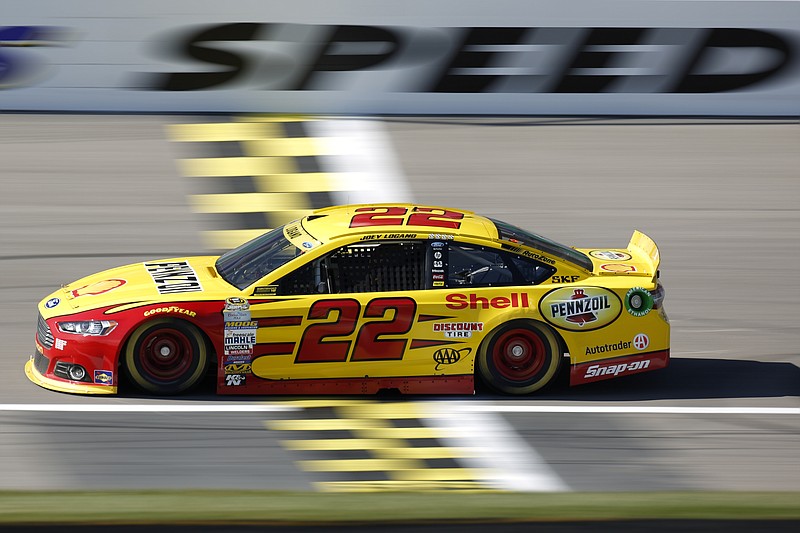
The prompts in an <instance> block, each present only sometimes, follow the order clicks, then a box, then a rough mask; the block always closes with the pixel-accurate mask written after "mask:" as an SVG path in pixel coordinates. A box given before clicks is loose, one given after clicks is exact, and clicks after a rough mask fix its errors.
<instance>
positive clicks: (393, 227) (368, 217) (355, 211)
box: [300, 203, 498, 242]
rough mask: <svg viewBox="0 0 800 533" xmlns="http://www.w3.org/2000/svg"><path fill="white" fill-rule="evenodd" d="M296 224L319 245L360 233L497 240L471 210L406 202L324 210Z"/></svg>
mask: <svg viewBox="0 0 800 533" xmlns="http://www.w3.org/2000/svg"><path fill="white" fill-rule="evenodd" d="M414 215H417V216H414ZM429 217H430V218H429ZM300 223H301V225H302V227H303V229H304V230H305V231H306V232H307V233H308V234H309V235H311V236H312V237H314V238H315V239H317V240H318V241H320V242H330V241H332V240H335V239H338V238H341V237H347V236H352V235H364V234H381V235H384V236H385V235H389V234H409V233H416V234H428V235H431V234H434V235H436V234H438V235H441V234H444V235H452V236H453V237H461V236H469V237H477V238H481V239H489V240H496V239H497V238H498V232H497V228H496V226H495V225H494V223H493V222H492V221H491V220H489V219H488V218H486V217H483V216H480V215H476V214H475V213H473V212H472V211H466V210H463V209H454V208H451V207H440V206H428V205H419V204H407V203H403V204H398V203H393V204H353V205H344V206H337V207H326V208H324V209H319V210H317V211H314V212H313V213H311V214H310V215H308V216H306V217H304V218H302V219H301V221H300Z"/></svg>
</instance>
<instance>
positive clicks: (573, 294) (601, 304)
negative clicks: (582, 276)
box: [539, 287, 622, 331]
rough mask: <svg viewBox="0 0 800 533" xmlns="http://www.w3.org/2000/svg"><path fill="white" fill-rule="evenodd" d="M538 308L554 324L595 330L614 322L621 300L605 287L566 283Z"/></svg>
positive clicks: (549, 294)
mask: <svg viewBox="0 0 800 533" xmlns="http://www.w3.org/2000/svg"><path fill="white" fill-rule="evenodd" d="M539 312H540V313H541V314H542V317H543V318H544V319H545V320H547V322H549V323H550V324H552V325H553V326H555V327H557V328H560V329H566V330H569V331H593V330H595V329H600V328H602V327H605V326H607V325H609V324H610V323H612V322H614V321H615V320H616V319H617V317H618V316H619V315H620V313H621V312H622V300H620V298H619V296H617V295H616V294H615V293H614V292H612V291H610V290H608V289H604V288H602V287H563V288H561V289H555V290H552V291H550V292H548V293H547V294H545V296H544V298H542V300H541V301H540V302H539Z"/></svg>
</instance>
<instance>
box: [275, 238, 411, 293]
mask: <svg viewBox="0 0 800 533" xmlns="http://www.w3.org/2000/svg"><path fill="white" fill-rule="evenodd" d="M424 264H425V247H424V245H423V244H422V243H421V242H418V241H397V242H395V241H390V242H379V243H364V244H361V243H359V244H351V245H349V246H344V247H342V248H339V249H338V250H336V251H334V252H332V253H330V254H328V255H326V256H325V257H322V258H319V259H316V260H314V261H312V262H311V263H309V264H307V265H304V266H303V267H300V268H299V269H298V270H296V271H295V272H293V273H291V274H289V275H288V276H285V277H284V278H283V279H281V280H280V281H279V289H278V290H279V294H285V295H289V294H320V293H325V294H327V293H331V294H342V293H351V292H384V291H387V292H392V291H413V290H419V289H422V288H423V286H424V277H423V272H424Z"/></svg>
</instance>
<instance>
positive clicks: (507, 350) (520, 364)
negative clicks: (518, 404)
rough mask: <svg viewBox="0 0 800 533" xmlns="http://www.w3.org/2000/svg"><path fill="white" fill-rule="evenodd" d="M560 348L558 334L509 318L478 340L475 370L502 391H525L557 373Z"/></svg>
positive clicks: (519, 392)
mask: <svg viewBox="0 0 800 533" xmlns="http://www.w3.org/2000/svg"><path fill="white" fill-rule="evenodd" d="M560 364H561V350H560V348H559V342H558V337H557V336H556V334H555V333H553V331H552V330H551V329H550V328H548V327H547V326H545V325H543V324H539V323H537V322H533V321H529V320H513V321H511V322H508V323H506V324H504V325H502V326H500V327H498V328H497V329H495V330H494V331H492V332H491V333H490V334H489V336H488V337H487V338H486V339H485V340H484V341H483V343H482V344H481V347H480V350H479V353H478V371H479V372H480V375H481V378H483V380H484V381H485V382H486V383H487V384H488V385H489V386H490V387H492V388H493V389H495V390H496V391H499V392H504V393H506V394H529V393H531V392H534V391H537V390H539V389H541V388H542V387H544V386H545V385H547V384H548V383H550V381H551V380H552V379H553V378H554V377H555V376H556V375H557V374H558V367H559V365H560Z"/></svg>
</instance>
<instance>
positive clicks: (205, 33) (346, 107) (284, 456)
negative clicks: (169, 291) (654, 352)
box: [0, 0, 800, 510]
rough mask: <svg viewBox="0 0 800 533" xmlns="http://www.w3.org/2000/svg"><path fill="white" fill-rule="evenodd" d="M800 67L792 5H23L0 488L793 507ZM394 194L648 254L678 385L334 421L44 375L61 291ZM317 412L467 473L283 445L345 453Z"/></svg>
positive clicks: (338, 0)
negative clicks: (638, 498) (649, 250)
mask: <svg viewBox="0 0 800 533" xmlns="http://www.w3.org/2000/svg"><path fill="white" fill-rule="evenodd" d="M798 54H800V4H799V3H798V2H771V1H730V2H728V1H718V2H684V1H672V0H664V1H661V0H653V1H644V2H642V1H626V0H615V1H611V0H602V1H591V2H590V1H578V0H576V1H572V2H556V1H542V0H536V1H523V0H499V1H494V2H491V3H487V2H479V1H463V0H462V1H451V0H436V1H426V2H423V1H417V0H408V1H406V2H403V3H397V2H389V1H384V0H374V1H357V0H334V1H330V2H324V3H322V2H318V1H308V0H296V1H294V2H291V3H287V2H278V1H271V0H262V1H259V2H253V1H248V0H230V1H229V2H226V3H225V4H218V3H215V2H198V1H192V2H190V1H181V0H175V1H172V2H155V1H148V0H145V1H141V2H137V3H134V4H130V3H126V4H120V3H108V4H102V5H97V3H96V2H94V1H86V0H73V1H71V2H69V3H68V4H65V3H63V2H58V1H55V0H29V1H26V2H22V1H16V0H11V1H10V2H8V5H7V6H4V9H3V17H2V20H0V112H2V114H0V162H1V163H2V164H1V165H0V185H1V186H2V192H1V193H0V228H2V230H1V231H0V265H2V267H3V272H4V276H3V277H2V279H1V280H0V317H1V318H2V319H1V320H0V340H1V341H2V342H0V373H2V375H4V376H5V377H6V379H5V380H4V385H3V387H2V390H0V422H2V423H1V424H0V471H1V472H2V473H3V474H2V475H1V476H0V489H2V490H9V491H14V490H40V491H41V490H90V491H95V490H97V491H102V490H108V489H189V488H201V489H226V490H233V489H270V490H297V491H318V492H341V491H345V492H347V491H356V492H359V493H365V492H370V493H371V492H379V493H380V492H394V491H398V490H399V491H403V490H412V491H442V490H444V491H474V490H485V491H489V492H491V491H498V490H499V491H523V492H535V493H569V492H573V491H579V492H580V491H582V492H586V491H589V492H607V491H610V492H615V491H654V492H655V493H658V492H659V491H665V490H681V491H799V490H800V476H798V475H797V474H798V472H800V451H798V450H800V418H799V417H800V369H798V365H800V352H798V348H797V346H798V342H797V341H798V340H799V339H798V334H797V325H796V321H797V317H798V313H797V311H796V310H795V307H794V304H795V303H796V302H797V301H798V300H799V299H800V282H799V281H798V277H797V275H796V265H797V264H798V263H799V262H800V239H799V238H798V234H800V211H798V208H797V203H798V202H797V201H798V198H800V171H798V169H799V168H800V150H799V149H798V148H800V128H799V127H798V117H799V116H800V62H799V61H798ZM298 140H301V141H302V142H298ZM241 176H252V177H253V180H252V184H251V186H250V188H248V189H246V190H243V189H241V188H238V186H237V183H239V182H238V181H237V180H236V179H237V178H240V177H241ZM376 201H403V202H406V201H408V202H419V203H422V204H432V205H443V206H453V207H459V208H465V209H470V210H474V211H476V212H478V213H480V214H483V215H487V216H491V217H496V218H499V219H501V220H506V221H508V222H511V223H513V224H516V225H519V226H521V227H524V228H530V229H531V230H533V231H536V232H537V233H541V234H543V235H547V236H548V237H551V238H553V239H554V240H557V241H560V242H563V243H566V244H569V245H573V246H576V247H586V246H595V247H609V248H617V247H624V246H625V245H626V243H627V242H628V239H629V238H630V235H631V232H632V231H633V230H634V229H639V230H641V231H643V232H645V233H647V234H648V235H650V236H652V237H653V238H654V239H655V241H656V242H657V243H658V245H659V248H660V250H661V254H662V264H661V280H662V282H663V283H664V285H665V287H666V291H667V297H666V302H665V306H666V308H667V310H668V313H669V316H670V319H671V324H672V357H673V361H672V365H671V367H670V368H669V369H667V370H664V371H661V372H658V373H652V374H643V375H640V376H631V377H627V378H623V379H620V380H614V381H612V382H606V383H597V384H593V385H588V386H584V387H581V388H576V389H569V387H568V386H567V383H566V379H561V380H560V381H559V382H558V383H556V384H555V385H554V386H553V387H551V388H549V389H548V390H546V391H544V392H543V393H542V394H540V395H537V396H536V397H530V398H524V399H520V398H506V397H499V396H495V395H493V394H491V393H489V392H487V391H479V393H478V394H477V395H476V396H475V397H474V398H473V397H470V398H458V399H455V400H440V399H433V398H424V399H420V400H419V401H417V400H416V399H414V401H403V402H397V401H396V400H387V401H384V400H373V399H365V400H352V399H351V400H350V401H345V402H338V401H335V400H329V401H327V402H325V403H323V404H315V403H304V401H303V400H301V399H298V398H271V399H267V398H257V399H244V400H225V401H220V400H217V399H214V398H213V393H212V391H211V390H210V389H209V390H202V391H200V392H198V393H196V394H195V395H192V396H189V397H181V398H176V399H171V400H168V401H161V400H152V399H147V398H139V397H137V396H136V395H135V394H129V395H127V396H126V395H123V396H121V397H118V398H98V397H81V396H69V395H64V394H59V393H55V392H50V391H45V390H43V389H39V388H37V387H36V386H34V385H33V384H32V383H30V382H29V381H28V380H27V379H25V378H24V375H23V372H22V366H23V365H24V362H25V361H26V360H27V358H28V356H29V355H30V354H31V353H32V350H33V336H34V331H35V319H36V309H35V306H36V303H37V302H38V301H39V300H40V299H41V298H42V297H43V296H45V295H46V294H48V293H49V292H51V291H52V290H54V289H55V288H56V287H58V286H59V285H60V284H63V283H68V282H70V281H72V280H74V279H77V278H80V277H82V276H84V275H87V274H89V273H91V272H96V271H100V270H102V269H105V268H110V267H114V266H118V265H121V264H125V263H132V262H136V261H142V260H145V259H152V258H155V257H174V256H184V255H197V254H208V253H217V252H219V251H220V250H225V249H228V248H230V247H232V246H235V245H236V244H238V243H241V242H244V241H245V240H247V239H248V238H250V237H252V236H253V235H255V234H258V233H259V232H261V231H263V230H264V229H267V228H272V227H276V226H278V225H280V224H283V223H285V222H288V221H289V220H292V219H295V218H297V217H298V216H300V215H302V214H304V213H307V212H309V211H310V210H312V209H315V208H318V207H323V206H326V205H332V204H341V203H356V202H376ZM254 400H255V404H257V405H258V406H259V407H258V408H257V409H256V411H255V412H251V411H250V410H249V409H250V408H249V407H247V406H248V405H251V404H253V401H254ZM164 404H169V405H170V406H171V407H170V408H174V409H175V411H173V412H167V411H165V410H164V409H165V408H164V407H163V405H164ZM209 405H212V406H217V407H208V406H209ZM159 406H162V407H159ZM219 406H222V409H223V410H222V411H216V409H218V408H219ZM598 408H600V410H599V411H598ZM126 409H127V410H126ZM603 409H605V410H603ZM319 419H324V420H336V421H339V422H336V423H334V425H335V426H336V427H337V428H338V430H339V431H344V432H350V433H349V434H350V435H355V437H356V438H370V437H369V436H368V435H362V434H359V433H358V431H359V429H358V427H361V425H360V424H358V423H355V424H354V425H353V426H352V427H350V426H347V425H346V424H347V423H348V421H350V423H352V422H353V421H354V420H355V421H363V420H379V421H381V422H380V424H381V425H382V427H383V428H384V429H386V428H389V429H390V430H398V432H395V433H396V434H397V435H400V437H399V438H400V440H402V441H403V442H404V444H402V446H401V448H402V449H403V450H405V449H413V448H414V447H415V446H414V443H415V442H417V441H415V439H418V438H419V435H424V437H425V438H426V439H428V444H429V445H430V446H433V447H438V448H441V450H449V452H445V451H440V452H436V453H434V454H433V456H431V457H425V456H419V454H416V455H415V454H414V453H413V452H397V451H395V452H393V453H394V454H395V455H397V454H399V456H400V457H403V458H405V459H406V462H405V463H402V464H398V463H397V461H394V462H393V461H391V460H389V459H390V457H388V456H387V455H386V454H385V453H384V452H376V451H374V450H361V451H360V453H356V454H355V455H354V456H353V457H345V456H343V455H341V454H339V455H335V454H334V455H333V456H331V455H325V454H322V455H320V454H318V453H312V452H309V451H308V450H302V449H300V448H302V446H300V445H297V444H293V443H295V442H299V441H303V442H305V441H307V440H312V441H313V440H315V439H324V438H326V437H329V436H330V434H329V433H326V431H325V430H323V429H320V428H321V427H323V426H324V424H323V425H314V424H311V425H310V426H309V425H308V424H304V423H300V422H302V421H307V420H319ZM298 421H300V422H298ZM307 427H310V428H311V429H304V428H307ZM401 428H405V429H406V430H408V433H403V432H402V431H401ZM395 433H392V434H395ZM381 435H385V433H382V434H381ZM403 435H405V436H403ZM414 435H416V436H414ZM453 450H456V451H455V452H453ZM437 457H438V459H437ZM395 458H396V457H395ZM348 460H355V461H358V460H364V461H370V460H371V461H372V462H371V463H367V462H364V463H360V464H359V463H357V462H356V463H348V462H347V461H348ZM337 461H339V462H337ZM437 461H439V462H437ZM368 464H369V465H372V466H365V465H368ZM409 471H414V472H418V473H419V472H427V473H425V474H419V475H416V476H411V477H409V476H408V475H407V473H408V472H409ZM387 497H388V496H387ZM398 510H399V509H398Z"/></svg>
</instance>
